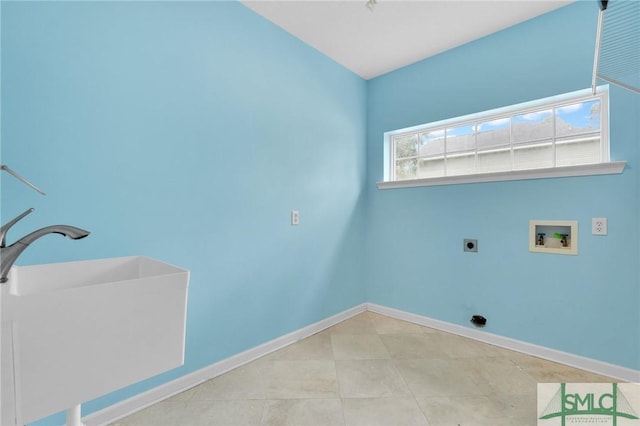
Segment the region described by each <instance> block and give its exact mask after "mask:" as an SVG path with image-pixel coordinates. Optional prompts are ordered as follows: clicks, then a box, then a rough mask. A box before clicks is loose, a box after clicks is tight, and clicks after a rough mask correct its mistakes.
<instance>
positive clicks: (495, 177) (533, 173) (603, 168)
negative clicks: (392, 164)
mask: <svg viewBox="0 0 640 426" xmlns="http://www.w3.org/2000/svg"><path fill="white" fill-rule="evenodd" d="M626 164H627V162H626V161H612V162H609V163H598V164H585V165H581V166H566V167H553V168H548V169H533V170H517V171H509V172H494V173H479V174H475V175H463V176H445V177H438V178H424V179H410V180H400V181H393V182H391V181H389V182H378V184H377V186H378V189H395V188H415V187H418V186H438V185H457V184H462V183H482V182H501V181H508V180H527V179H547V178H559V177H572V176H595V175H612V174H618V173H622V171H623V170H624V166H625V165H626Z"/></svg>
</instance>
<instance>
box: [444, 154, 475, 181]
mask: <svg viewBox="0 0 640 426" xmlns="http://www.w3.org/2000/svg"><path fill="white" fill-rule="evenodd" d="M446 165H447V176H455V175H467V174H472V173H475V168H476V167H475V166H476V156H475V153H469V154H464V155H453V156H447V163H446Z"/></svg>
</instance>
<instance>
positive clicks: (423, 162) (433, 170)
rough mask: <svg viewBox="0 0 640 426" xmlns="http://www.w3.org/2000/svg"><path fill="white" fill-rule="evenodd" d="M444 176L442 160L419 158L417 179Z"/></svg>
mask: <svg viewBox="0 0 640 426" xmlns="http://www.w3.org/2000/svg"><path fill="white" fill-rule="evenodd" d="M441 176H444V158H442V157H440V158H434V159H430V158H420V159H419V160H418V178H427V177H441Z"/></svg>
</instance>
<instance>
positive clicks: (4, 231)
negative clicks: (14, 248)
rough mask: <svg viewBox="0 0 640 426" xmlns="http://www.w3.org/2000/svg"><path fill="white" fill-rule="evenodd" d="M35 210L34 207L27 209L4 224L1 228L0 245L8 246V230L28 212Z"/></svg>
mask: <svg viewBox="0 0 640 426" xmlns="http://www.w3.org/2000/svg"><path fill="white" fill-rule="evenodd" d="M34 210H35V209H34V208H33V207H32V208H30V209H27V210H25V211H24V212H23V213H22V214H20V215H18V216H17V217H16V218H14V219H12V220H10V221H9V222H7V223H5V224H4V225H2V228H0V247H6V246H7V244H6V243H7V241H6V237H7V232H9V229H11V227H12V226H13V225H15V224H16V223H17V222H19V221H20V220H21V219H22V218H23V217H25V216H27V215H28V214H31V213H32V212H33V211H34Z"/></svg>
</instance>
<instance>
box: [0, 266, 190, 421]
mask: <svg viewBox="0 0 640 426" xmlns="http://www.w3.org/2000/svg"><path fill="white" fill-rule="evenodd" d="M188 282H189V271H187V270H185V269H181V268H177V267H175V266H171V265H168V264H166V263H163V262H159V261H157V260H154V259H150V258H146V257H140V256H136V257H123V258H111V259H100V260H89V261H80V262H65V263H53V264H46V265H35V266H23V267H20V266H15V267H14V268H13V269H12V270H11V273H10V274H9V282H7V283H6V284H2V285H1V286H2V292H3V293H2V419H0V420H1V422H0V424H2V425H13V424H17V425H23V424H26V423H29V422H32V421H35V420H37V419H40V418H42V417H46V416H48V415H51V414H53V413H56V412H59V411H63V410H66V409H68V408H70V407H74V406H76V405H78V404H80V403H82V402H85V401H88V400H91V399H94V398H97V397H99V396H101V395H104V394H106V393H109V392H112V391H115V390H117V389H120V388H123V387H125V386H128V385H130V384H133V383H136V382H139V381H141V380H144V379H147V378H149V377H151V376H155V375H157V374H159V373H162V372H165V371H167V370H170V369H172V368H175V367H179V366H180V365H182V364H183V363H184V344H185V325H186V307H187V286H188Z"/></svg>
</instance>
